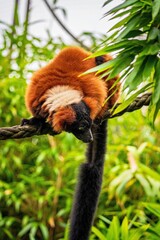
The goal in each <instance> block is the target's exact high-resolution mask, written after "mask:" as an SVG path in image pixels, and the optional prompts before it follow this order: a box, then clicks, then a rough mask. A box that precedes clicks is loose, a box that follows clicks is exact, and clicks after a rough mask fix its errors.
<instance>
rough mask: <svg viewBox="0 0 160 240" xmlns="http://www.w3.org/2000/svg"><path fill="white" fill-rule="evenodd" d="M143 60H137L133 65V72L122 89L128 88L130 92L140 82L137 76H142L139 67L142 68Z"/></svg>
mask: <svg viewBox="0 0 160 240" xmlns="http://www.w3.org/2000/svg"><path fill="white" fill-rule="evenodd" d="M144 60H145V57H141V58H137V61H136V62H135V64H134V68H133V70H132V71H131V73H130V74H129V75H128V77H127V78H126V81H125V85H124V88H126V87H129V89H130V91H132V90H133V89H136V87H137V85H138V83H139V81H140V78H139V76H140V75H141V74H142V71H141V66H142V67H143V62H144ZM138 74H139V75H138Z"/></svg>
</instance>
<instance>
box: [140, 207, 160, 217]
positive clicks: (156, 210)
mask: <svg viewBox="0 0 160 240" xmlns="http://www.w3.org/2000/svg"><path fill="white" fill-rule="evenodd" d="M142 204H143V206H144V207H145V208H147V209H148V210H149V211H150V212H151V213H153V214H154V215H155V216H157V217H158V218H160V205H159V204H157V203H142Z"/></svg>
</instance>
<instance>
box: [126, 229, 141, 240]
mask: <svg viewBox="0 0 160 240" xmlns="http://www.w3.org/2000/svg"><path fill="white" fill-rule="evenodd" d="M142 236H143V231H142V230H141V229H140V228H139V229H133V230H131V231H130V235H129V238H128V240H139V239H140V238H141V237H142Z"/></svg>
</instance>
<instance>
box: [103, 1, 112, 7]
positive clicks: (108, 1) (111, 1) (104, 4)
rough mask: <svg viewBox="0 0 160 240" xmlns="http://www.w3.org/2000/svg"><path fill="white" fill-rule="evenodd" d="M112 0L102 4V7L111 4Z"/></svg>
mask: <svg viewBox="0 0 160 240" xmlns="http://www.w3.org/2000/svg"><path fill="white" fill-rule="evenodd" d="M112 1H113V0H108V1H106V2H105V3H104V4H103V7H104V6H106V5H107V4H108V3H110V2H112Z"/></svg>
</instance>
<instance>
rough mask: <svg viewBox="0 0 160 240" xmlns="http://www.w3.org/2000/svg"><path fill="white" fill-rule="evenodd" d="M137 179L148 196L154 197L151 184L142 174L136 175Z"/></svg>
mask: <svg viewBox="0 0 160 240" xmlns="http://www.w3.org/2000/svg"><path fill="white" fill-rule="evenodd" d="M136 178H137V180H138V181H139V182H140V184H141V185H142V187H143V189H144V191H145V192H146V194H147V195H148V196H152V188H151V186H150V183H149V182H148V181H147V179H146V178H145V177H144V176H143V175H142V174H139V173H137V174H136Z"/></svg>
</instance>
